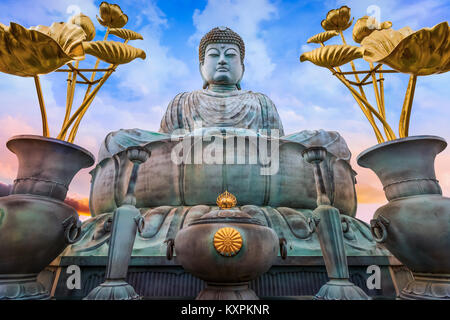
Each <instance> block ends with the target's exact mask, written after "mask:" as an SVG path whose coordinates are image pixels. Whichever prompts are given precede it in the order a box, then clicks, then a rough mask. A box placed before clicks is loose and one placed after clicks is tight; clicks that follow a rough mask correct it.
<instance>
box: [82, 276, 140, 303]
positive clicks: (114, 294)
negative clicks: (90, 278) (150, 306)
mask: <svg viewBox="0 0 450 320" xmlns="http://www.w3.org/2000/svg"><path fill="white" fill-rule="evenodd" d="M140 299H141V297H140V296H139V295H138V294H137V293H136V291H134V288H133V287H132V286H131V285H129V284H128V283H127V282H125V281H123V280H114V281H113V280H108V281H105V282H104V283H102V284H101V285H99V286H98V287H95V288H94V289H92V291H91V292H90V293H89V294H88V295H87V296H86V297H85V298H84V299H83V300H140Z"/></svg>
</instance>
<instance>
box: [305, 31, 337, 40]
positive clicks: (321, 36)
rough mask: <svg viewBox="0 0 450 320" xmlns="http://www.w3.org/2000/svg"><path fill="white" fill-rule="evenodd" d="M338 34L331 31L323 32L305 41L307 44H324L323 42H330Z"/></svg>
mask: <svg viewBox="0 0 450 320" xmlns="http://www.w3.org/2000/svg"><path fill="white" fill-rule="evenodd" d="M338 34H339V32H337V31H335V30H332V31H325V32H321V33H318V34H316V35H315V36H312V37H311V38H309V39H308V41H306V42H307V43H324V42H325V41H328V40H330V39H331V38H333V37H335V36H337V35H338Z"/></svg>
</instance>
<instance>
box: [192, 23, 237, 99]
mask: <svg viewBox="0 0 450 320" xmlns="http://www.w3.org/2000/svg"><path fill="white" fill-rule="evenodd" d="M244 56H245V45H244V41H243V40H242V38H241V37H240V36H239V35H238V34H237V33H236V32H234V31H233V30H231V29H230V28H226V27H217V28H214V29H212V30H211V31H209V32H208V33H207V34H206V35H204V36H203V38H202V40H201V41H200V46H199V60H200V74H201V75H202V79H203V89H206V88H209V89H210V90H214V91H215V90H218V91H222V90H227V91H228V90H236V89H238V90H240V89H241V86H240V82H241V79H242V76H243V75H244Z"/></svg>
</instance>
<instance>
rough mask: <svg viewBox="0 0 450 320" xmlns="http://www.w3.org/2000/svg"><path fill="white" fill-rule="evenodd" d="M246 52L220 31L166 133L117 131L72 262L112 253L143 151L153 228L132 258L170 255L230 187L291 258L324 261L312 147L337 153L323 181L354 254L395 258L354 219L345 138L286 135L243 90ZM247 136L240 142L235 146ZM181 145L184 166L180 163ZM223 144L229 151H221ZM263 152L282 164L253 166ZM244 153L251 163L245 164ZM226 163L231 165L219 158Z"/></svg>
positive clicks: (272, 110) (209, 39)
mask: <svg viewBox="0 0 450 320" xmlns="http://www.w3.org/2000/svg"><path fill="white" fill-rule="evenodd" d="M244 56H245V46H244V42H243V41H242V39H241V37H240V36H239V35H238V34H237V33H235V32H233V31H232V30H231V29H229V28H214V29H212V30H211V31H210V32H208V33H207V34H206V35H205V36H204V37H203V38H202V40H201V42H200V46H199V62H200V73H201V75H202V78H203V81H204V83H203V89H201V90H197V91H193V92H184V93H180V94H178V95H177V96H176V97H175V98H174V99H173V100H172V101H171V102H170V103H169V106H168V108H167V111H166V113H165V115H164V117H163V119H162V121H161V127H160V130H159V132H149V131H146V130H141V129H130V130H119V131H117V132H112V133H110V134H108V136H107V137H106V138H105V141H104V142H103V144H102V146H101V148H100V151H99V159H98V161H99V162H98V164H97V166H96V168H95V169H94V170H93V171H92V172H91V174H92V185H91V195H90V209H91V214H92V216H93V217H92V218H91V219H89V220H87V221H85V222H84V224H83V235H82V237H81V239H80V241H79V242H78V243H76V244H74V245H72V246H70V247H69V248H68V249H67V250H66V252H65V253H64V255H65V256H105V255H107V252H108V248H107V241H108V238H109V232H110V231H109V229H108V228H107V225H108V223H109V222H108V221H109V220H110V218H111V213H112V212H113V211H114V210H115V209H116V208H118V207H119V206H120V205H121V203H122V202H123V200H124V197H125V194H126V191H127V190H126V188H127V186H128V180H127V179H128V177H129V173H130V172H131V170H132V164H131V163H130V161H128V159H127V157H126V153H125V152H124V150H125V149H126V148H128V147H130V146H136V145H139V146H143V147H145V148H146V149H148V150H150V151H151V156H150V158H149V159H148V160H147V161H146V162H145V163H143V164H142V165H141V166H140V168H139V171H138V178H137V182H136V189H135V190H136V191H135V192H136V207H137V208H139V210H140V212H141V214H142V215H143V217H144V219H145V229H144V230H143V231H142V232H141V233H140V234H139V235H137V237H136V241H135V244H134V249H133V256H164V255H165V254H166V247H167V248H169V246H170V244H171V243H172V244H173V239H175V236H176V234H177V232H178V231H179V230H180V229H181V228H183V227H184V226H187V225H188V224H189V223H190V222H192V221H193V220H195V219H196V218H198V217H200V216H202V215H203V214H205V213H207V212H209V211H210V210H213V209H214V208H217V206H216V198H217V196H218V195H219V194H221V193H222V192H223V191H225V190H228V191H229V192H231V193H233V194H234V195H235V196H236V198H237V206H238V207H239V210H241V211H243V212H245V213H247V214H249V215H250V216H251V217H252V218H254V219H257V220H258V221H260V223H261V224H262V225H264V226H269V227H271V228H273V229H274V230H275V232H276V233H277V235H278V236H279V238H280V239H282V240H283V243H284V249H285V252H284V253H287V255H288V256H321V249H320V245H319V241H318V238H317V235H316V233H314V230H313V228H312V226H311V223H310V222H311V219H313V216H312V212H313V210H314V209H315V208H316V207H317V203H316V200H317V195H316V188H315V180H314V174H313V168H312V166H311V165H310V164H309V163H306V162H305V161H304V160H303V159H302V155H301V153H302V151H303V150H305V149H306V148H307V147H310V146H323V147H326V149H327V150H328V153H329V157H328V158H327V159H326V161H323V163H322V164H321V166H322V169H323V172H324V173H325V174H324V176H323V179H324V180H325V182H326V192H327V194H328V197H329V198H330V201H331V202H332V205H333V206H335V207H336V208H337V209H339V211H340V213H341V215H342V219H343V221H344V224H345V225H346V227H345V228H344V238H345V247H346V251H347V254H348V255H353V256H367V255H371V256H384V255H386V252H385V251H384V250H382V249H380V248H379V247H377V246H376V244H375V242H374V240H373V238H372V235H371V233H370V227H369V226H368V225H367V224H366V223H364V222H362V221H360V220H358V219H355V218H354V216H355V213H356V193H355V186H354V184H355V172H354V171H353V170H352V168H351V166H350V163H349V160H350V157H351V153H350V151H349V149H348V147H347V145H346V143H345V141H344V139H343V138H342V137H341V136H340V135H339V134H338V133H337V132H328V131H324V130H317V131H301V132H299V133H294V134H291V135H287V136H285V135H284V131H283V125H282V123H281V120H280V117H279V115H278V112H277V109H276V107H275V105H274V103H273V102H272V101H271V100H270V99H269V98H268V97H267V96H265V95H264V94H261V93H255V92H252V91H246V90H241V85H240V82H241V79H242V77H243V75H244ZM199 137H200V138H201V139H197V140H196V138H199ZM191 138H193V139H191ZM239 138H242V143H241V145H240V144H239V142H237V143H235V142H236V141H239ZM228 142H232V143H231V144H230V145H231V148H229V147H228V146H229V144H228ZM261 142H262V143H261ZM214 144H216V145H215V151H211V150H212V149H214V148H212V147H211V146H213V145H214ZM180 145H183V146H184V147H183V148H182V149H183V157H182V159H183V161H174V156H173V155H174V153H175V154H178V153H179V151H180V150H179V149H177V148H178V147H179V146H180ZM186 146H187V148H186ZM196 146H199V147H200V153H203V155H205V154H207V155H212V154H214V155H215V160H216V161H212V162H208V161H203V162H202V161H200V162H196V161H189V159H191V158H189V157H190V156H192V154H195V153H196V151H195V150H196ZM217 146H226V147H224V149H223V150H221V151H220V152H219V153H218V151H217V150H218V149H217ZM263 147H264V149H265V151H267V148H269V149H270V150H272V151H271V152H270V154H271V156H272V158H271V161H272V163H273V162H277V163H276V170H274V171H272V172H270V173H269V174H261V170H260V169H261V168H263V167H264V166H265V165H267V163H260V162H258V161H256V162H251V161H248V160H249V157H251V155H252V150H253V151H255V150H256V152H255V153H256V154H257V155H258V156H259V155H260V154H261V153H263V151H264V150H263ZM242 148H243V149H242ZM252 148H253V149H252ZM236 154H237V155H239V154H241V155H243V158H244V160H245V161H244V162H239V161H236ZM275 155H276V157H274V156H275ZM223 159H226V160H227V161H218V160H223ZM230 159H231V161H228V160H230ZM175 160H176V159H175Z"/></svg>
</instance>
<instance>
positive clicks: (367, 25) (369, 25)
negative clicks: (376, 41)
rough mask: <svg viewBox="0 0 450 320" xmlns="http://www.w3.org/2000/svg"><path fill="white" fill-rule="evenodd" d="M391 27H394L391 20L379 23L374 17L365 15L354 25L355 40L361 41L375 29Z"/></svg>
mask: <svg viewBox="0 0 450 320" xmlns="http://www.w3.org/2000/svg"><path fill="white" fill-rule="evenodd" d="M390 27H392V22H390V21H385V22H383V23H378V22H377V21H376V19H375V18H374V17H369V16H364V17H362V18H359V19H358V20H357V21H356V23H355V26H354V27H353V40H354V41H355V42H356V43H361V41H362V40H363V39H364V38H365V37H367V36H368V35H370V34H371V33H372V32H374V31H375V30H383V29H389V28H390Z"/></svg>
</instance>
